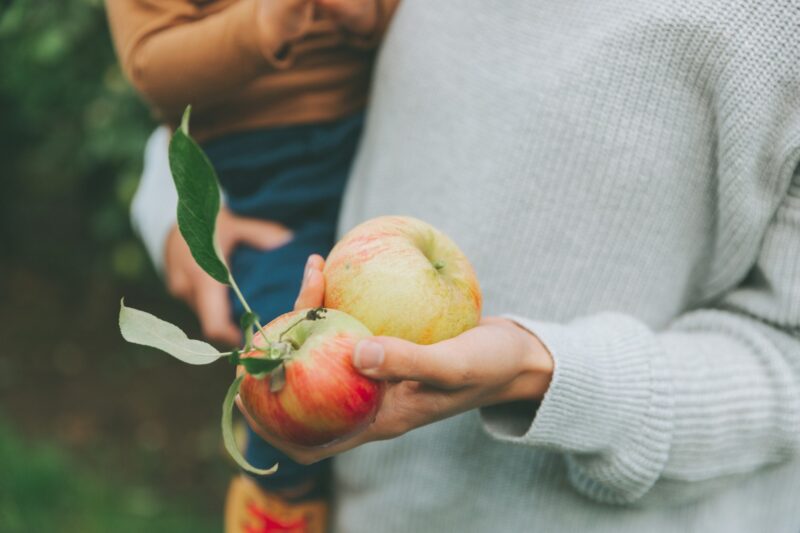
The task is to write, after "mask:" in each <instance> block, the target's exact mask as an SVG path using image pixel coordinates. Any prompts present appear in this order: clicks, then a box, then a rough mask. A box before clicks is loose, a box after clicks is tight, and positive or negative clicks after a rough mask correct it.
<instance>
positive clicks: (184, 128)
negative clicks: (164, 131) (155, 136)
mask: <svg viewBox="0 0 800 533" xmlns="http://www.w3.org/2000/svg"><path fill="white" fill-rule="evenodd" d="M190 113H191V106H188V107H187V108H186V111H184V114H183V121H182V122H181V127H180V128H179V129H178V130H177V131H176V132H175V133H174V134H173V135H172V140H171V141H170V143H169V168H170V170H171V171H172V179H173V180H174V181H175V188H176V189H177V190H178V228H179V229H180V232H181V235H183V238H184V240H185V241H186V244H188V245H189V250H191V252H192V256H193V257H194V260H195V261H196V262H197V264H198V265H200V268H202V269H203V270H205V271H206V272H207V273H208V275H210V276H211V277H212V278H214V279H215V280H217V281H219V282H220V283H224V284H226V285H227V284H229V279H228V278H229V272H228V267H227V265H226V264H225V261H224V260H223V259H222V257H221V256H220V254H219V251H218V250H217V247H216V245H215V241H214V230H215V227H216V223H217V214H218V213H219V204H220V190H219V182H218V180H217V173H216V172H215V171H214V167H213V166H212V165H211V161H209V160H208V157H206V154H205V153H204V152H203V150H202V149H201V148H200V146H199V145H198V144H197V143H196V142H195V141H194V139H192V138H191V137H190V136H189V115H190Z"/></svg>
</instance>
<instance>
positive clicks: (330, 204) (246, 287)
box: [203, 113, 363, 489]
mask: <svg viewBox="0 0 800 533" xmlns="http://www.w3.org/2000/svg"><path fill="white" fill-rule="evenodd" d="M362 123H363V116H362V114H361V113H359V114H356V115H353V116H350V117H346V118H344V119H340V120H338V121H334V122H328V123H323V124H310V125H300V126H288V127H281V128H269V129H262V130H255V131H250V132H243V133H237V134H233V135H228V136H226V137H223V138H220V139H216V140H214V141H211V142H209V143H207V144H205V145H204V146H203V148H204V150H205V151H206V153H207V154H208V157H209V159H210V160H211V162H212V164H213V165H214V167H215V168H216V170H217V174H218V175H219V179H220V183H221V185H222V189H223V191H224V193H225V197H226V204H227V206H228V208H229V209H230V210H231V211H232V212H234V213H236V214H238V215H242V216H247V217H256V218H261V219H266V220H272V221H275V222H278V223H280V224H283V225H284V226H287V227H288V228H290V229H291V230H292V232H293V233H294V238H293V239H292V241H291V242H289V243H288V244H286V245H284V246H281V247H280V248H277V249H274V250H270V251H266V252H265V251H261V250H256V249H253V248H248V247H244V246H242V247H239V248H238V249H236V250H235V251H234V252H233V255H232V257H231V258H230V267H231V271H232V273H233V276H234V278H235V279H236V282H237V283H238V284H239V287H240V288H241V290H242V293H243V294H244V296H245V299H246V300H247V301H248V303H249V304H250V306H251V307H252V308H253V310H254V311H255V312H256V313H257V314H258V315H259V316H260V317H261V319H262V322H263V323H267V322H269V321H270V320H272V319H273V318H275V317H276V316H278V315H281V314H283V313H285V312H287V311H291V310H292V307H293V305H294V301H295V299H296V298H297V294H298V291H299V289H300V283H301V281H302V276H303V269H304V266H305V263H306V260H307V259H308V256H309V255H311V254H312V253H318V254H322V255H323V256H324V255H326V254H327V253H328V252H329V251H330V249H331V248H332V246H333V244H334V240H335V235H336V221H337V218H338V215H339V205H340V202H341V197H342V193H343V190H344V186H345V182H346V180H347V175H348V172H349V170H350V163H351V162H352V159H353V155H354V152H355V148H356V144H357V141H358V137H359V134H360V133H361V126H362ZM231 302H232V306H233V312H234V315H235V316H234V318H235V319H236V320H237V323H238V319H239V317H240V316H241V314H242V312H243V309H242V306H241V304H240V303H239V301H238V300H237V299H236V298H235V297H234V296H233V294H231ZM245 457H246V458H247V460H248V461H249V462H250V463H251V464H253V465H255V466H257V467H268V466H272V465H273V464H274V463H276V462H278V463H280V468H279V469H278V472H277V473H276V474H275V475H273V476H267V477H258V478H256V481H257V482H258V483H259V484H260V485H261V486H262V487H264V488H266V489H280V488H289V487H293V486H297V485H299V484H301V483H303V482H305V481H307V480H309V479H311V478H315V477H318V476H324V475H326V474H327V472H328V470H329V468H330V465H329V461H323V462H320V463H317V464H314V465H311V466H304V465H300V464H298V463H295V462H294V461H292V460H291V459H289V458H288V457H286V456H285V455H284V454H283V453H281V452H279V451H278V450H276V449H275V448H273V447H272V446H270V445H269V444H267V443H266V442H264V441H263V440H262V439H261V438H259V437H258V435H256V434H255V433H254V432H253V431H252V430H250V429H249V428H248V439H247V450H246V453H245Z"/></svg>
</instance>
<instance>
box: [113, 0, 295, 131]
mask: <svg viewBox="0 0 800 533" xmlns="http://www.w3.org/2000/svg"><path fill="white" fill-rule="evenodd" d="M257 7H258V2H257V0H239V1H237V2H234V3H233V4H231V5H229V6H227V7H225V8H224V9H222V10H221V11H217V12H214V13H210V14H207V15H204V14H203V13H201V11H200V9H199V8H198V7H197V5H196V4H195V3H194V2H191V1H189V0H107V3H106V8H107V12H108V18H109V22H110V25H111V33H112V37H113V39H114V44H115V47H116V49H117V55H118V56H119V58H120V62H121V63H122V67H123V70H124V71H125V73H126V75H127V76H128V78H129V79H130V80H131V82H132V83H133V85H134V86H135V87H136V88H137V89H138V90H139V92H140V93H141V94H142V95H143V96H144V97H145V98H146V99H147V100H148V101H150V103H151V104H153V105H154V106H155V107H156V108H157V109H158V110H159V111H160V112H161V113H162V115H163V116H164V117H166V118H168V119H170V120H173V121H174V119H176V117H180V113H181V112H182V111H183V108H184V107H185V106H186V105H187V104H189V103H191V104H192V105H194V106H196V107H198V108H201V109H202V108H203V107H204V106H205V105H208V104H212V103H214V102H216V101H219V100H222V99H224V98H225V97H226V96H227V95H228V94H229V93H230V92H231V91H234V90H237V89H239V88H241V86H242V85H243V84H246V83H247V82H249V81H251V80H253V79H254V78H256V77H257V76H258V75H259V74H260V73H262V72H263V71H264V70H265V69H270V68H282V67H284V66H286V65H287V64H288V62H289V59H290V58H288V57H287V58H283V59H280V60H279V59H278V58H277V57H276V56H275V51H276V50H278V49H279V48H280V47H281V44H282V43H281V42H280V39H279V38H278V31H277V28H274V29H272V30H271V31H270V29H269V28H267V29H266V30H265V28H264V25H263V24H258V22H257V20H258V18H257Z"/></svg>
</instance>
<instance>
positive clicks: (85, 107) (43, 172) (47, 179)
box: [0, 0, 233, 533]
mask: <svg viewBox="0 0 800 533" xmlns="http://www.w3.org/2000/svg"><path fill="white" fill-rule="evenodd" d="M153 127H154V122H153V121H152V119H151V118H150V115H149V113H148V111H147V109H146V107H145V106H144V105H142V104H141V103H140V102H139V100H138V99H137V97H136V95H135V94H134V93H133V91H132V89H131V88H130V86H129V85H128V84H127V82H126V81H125V79H124V77H123V76H122V74H121V72H120V70H119V68H118V67H117V64H116V60H115V57H114V51H113V48H112V45H111V41H110V37H109V34H108V28H107V23H106V19H105V13H104V9H103V3H102V0H67V1H59V0H56V1H52V2H37V1H33V0H13V1H11V2H9V1H8V0H0V176H2V180H0V185H1V186H2V192H0V531H2V532H9V533H11V532H26V533H28V532H34V531H59V532H66V533H69V532H81V533H91V532H94V531H97V532H108V531H114V532H124V531H144V530H147V531H151V532H157V531H169V532H180V531H220V530H221V518H220V517H221V512H222V505H223V497H224V492H225V488H226V484H227V479H228V477H229V475H230V473H231V472H233V468H232V467H231V466H230V464H229V463H228V462H227V460H226V459H225V456H224V454H223V453H221V451H220V450H221V448H220V431H219V429H218V418H219V414H220V412H219V409H220V403H221V400H222V397H223V395H224V392H225V389H226V386H227V384H228V382H229V380H230V378H231V369H230V368H226V366H225V365H224V364H219V365H212V366H210V367H197V368H196V367H192V368H187V367H184V366H182V365H180V363H177V362H173V361H172V360H171V359H170V358H169V357H167V356H165V355H162V354H159V353H158V352H155V351H151V350H148V349H145V348H138V347H134V346H130V345H126V344H125V343H124V342H123V341H122V339H121V338H120V336H119V330H118V328H117V324H116V314H117V309H118V305H119V300H120V297H122V296H125V297H126V301H127V302H129V303H130V304H131V305H135V306H136V307H139V308H144V309H147V310H149V311H151V312H154V313H156V314H158V315H159V316H162V317H164V318H166V319H168V320H171V321H173V322H175V323H177V324H179V325H181V326H183V327H184V329H185V330H187V331H188V332H189V333H190V334H192V333H195V334H197V330H196V324H195V322H194V319H193V317H192V315H191V314H190V313H189V312H188V310H187V309H186V308H184V307H183V306H182V305H180V304H177V303H175V302H173V301H171V300H170V299H169V298H168V297H167V296H166V295H165V294H164V291H163V288H162V285H161V282H160V280H159V278H158V276H157V274H156V273H155V271H154V270H153V268H152V266H151V265H150V263H149V260H148V258H147V256H146V255H145V253H144V249H143V248H142V246H141V245H140V244H139V242H138V241H137V239H136V237H135V236H134V235H133V234H132V232H131V229H130V224H129V218H128V204H129V202H130V199H131V196H132V194H133V191H134V190H135V187H136V184H137V180H138V176H139V172H140V170H141V154H142V149H143V145H144V141H145V139H146V137H147V135H148V133H149V132H150V131H151V129H152V128H153Z"/></svg>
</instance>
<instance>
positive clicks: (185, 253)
mask: <svg viewBox="0 0 800 533" xmlns="http://www.w3.org/2000/svg"><path fill="white" fill-rule="evenodd" d="M216 236H217V242H218V244H219V247H220V251H221V252H222V255H223V256H224V257H225V258H226V259H227V258H228V257H230V254H231V252H232V251H233V249H234V248H235V247H236V246H237V245H239V244H245V245H247V246H251V247H253V248H256V249H259V250H272V249H274V248H277V247H279V246H282V245H284V244H286V243H287V242H289V241H290V240H291V238H292V232H291V231H290V230H289V229H287V228H285V227H284V226H282V225H280V224H277V223H275V222H269V221H267V220H260V219H256V218H245V217H240V216H236V215H234V214H232V213H231V212H230V211H228V210H227V209H225V208H223V209H222V210H220V212H219V216H218V217H217V232H216ZM164 276H165V278H166V283H167V288H168V289H169V292H170V293H171V294H172V295H173V296H175V297H176V298H180V299H181V300H184V301H185V302H186V303H187V304H189V307H191V308H192V309H193V310H194V312H195V313H196V314H197V318H198V319H199V320H200V326H201V327H202V329H203V335H204V336H205V337H206V338H208V339H210V340H212V341H216V342H221V343H224V344H228V345H232V346H234V345H238V344H239V343H241V341H242V332H241V331H240V330H239V327H238V326H237V325H236V324H235V323H234V322H233V318H232V317H231V305H230V300H229V299H228V287H226V286H225V285H223V284H221V283H219V282H218V281H216V280H214V279H213V278H212V277H211V276H209V275H208V274H206V273H205V272H204V271H203V270H202V269H201V268H200V267H199V266H197V263H196V262H195V260H194V258H193V257H192V254H191V252H190V251H189V246H188V245H187V244H186V241H184V240H183V237H182V236H181V234H180V232H179V231H178V228H177V226H176V227H174V228H172V231H170V233H169V236H168V237H167V243H166V248H165V251H164Z"/></svg>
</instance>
